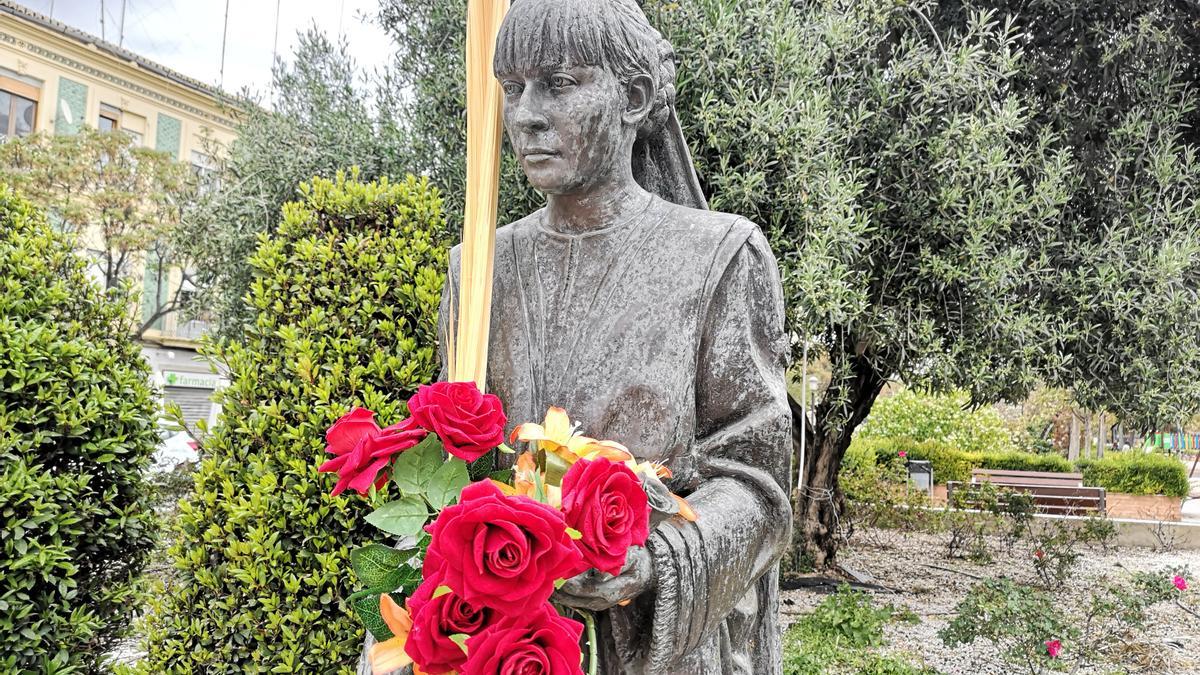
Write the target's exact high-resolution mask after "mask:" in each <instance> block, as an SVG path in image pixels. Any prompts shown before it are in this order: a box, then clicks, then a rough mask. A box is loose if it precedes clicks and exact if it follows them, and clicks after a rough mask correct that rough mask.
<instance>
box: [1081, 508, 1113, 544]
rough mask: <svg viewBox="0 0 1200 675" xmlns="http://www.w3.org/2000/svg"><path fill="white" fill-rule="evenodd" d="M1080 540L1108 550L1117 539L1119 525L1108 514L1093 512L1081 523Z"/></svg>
mask: <svg viewBox="0 0 1200 675" xmlns="http://www.w3.org/2000/svg"><path fill="white" fill-rule="evenodd" d="M1078 533H1079V534H1078V536H1079V542H1080V543H1082V544H1085V545H1087V546H1089V547H1092V548H1095V547H1097V546H1098V547H1100V550H1102V551H1104V552H1106V553H1107V552H1108V551H1109V550H1111V549H1112V547H1113V545H1114V544H1115V543H1116V541H1117V526H1116V524H1115V523H1113V521H1112V520H1110V519H1109V518H1108V517H1107V516H1103V515H1098V514H1092V515H1089V516H1088V517H1087V518H1085V519H1084V520H1083V522H1082V523H1080V525H1079V528H1078Z"/></svg>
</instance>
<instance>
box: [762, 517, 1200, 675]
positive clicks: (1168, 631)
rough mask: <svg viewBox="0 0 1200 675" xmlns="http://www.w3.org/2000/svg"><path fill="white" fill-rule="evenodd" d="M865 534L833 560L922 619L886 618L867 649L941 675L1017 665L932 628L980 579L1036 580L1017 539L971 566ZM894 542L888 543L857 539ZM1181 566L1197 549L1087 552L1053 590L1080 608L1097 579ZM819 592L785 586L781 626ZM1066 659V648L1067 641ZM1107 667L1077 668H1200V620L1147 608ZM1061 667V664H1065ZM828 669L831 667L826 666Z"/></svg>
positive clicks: (926, 548)
mask: <svg viewBox="0 0 1200 675" xmlns="http://www.w3.org/2000/svg"><path fill="white" fill-rule="evenodd" d="M864 534H865V535H866V536H864V537H862V538H861V539H858V540H856V541H855V542H854V543H853V544H852V545H849V546H847V547H845V548H843V549H842V551H841V552H840V553H839V560H840V561H841V562H842V563H843V564H845V565H848V566H850V567H852V568H853V569H855V570H858V571H861V572H865V573H867V574H870V575H871V576H873V577H874V582H875V583H877V584H879V585H882V586H885V587H888V588H892V589H896V590H897V591H898V592H897V593H895V594H890V593H879V594H877V595H876V599H877V601H878V602H880V603H892V604H895V605H896V606H897V607H898V608H901V609H908V610H910V611H911V612H913V613H914V614H916V615H917V617H918V618H919V619H920V621H919V622H917V623H914V624H905V623H899V622H896V623H891V624H889V625H887V627H886V628H885V635H884V636H885V640H886V644H885V646H882V647H878V648H875V649H877V650H879V651H880V652H881V653H883V654H885V655H886V656H890V657H895V658H897V659H899V660H903V661H906V662H908V663H911V664H913V665H914V666H923V667H926V668H930V669H932V670H935V671H937V672H941V673H946V674H947V675H958V674H963V675H966V674H976V673H977V674H980V675H986V674H991V673H994V674H997V675H999V674H1007V673H1014V672H1020V670H1019V669H1017V668H1016V667H1015V666H1014V665H1013V664H1011V663H1006V662H1005V661H1004V660H1003V659H1002V658H1001V655H1000V652H999V651H998V650H997V649H996V648H995V647H994V646H993V644H992V643H990V642H987V641H984V640H976V641H974V642H972V643H970V644H966V645H960V646H956V647H948V646H945V645H943V644H942V641H941V639H940V638H939V637H938V631H940V630H942V629H943V628H945V627H946V625H947V624H948V623H949V622H950V621H951V620H952V619H953V618H954V616H955V607H956V606H957V604H958V603H959V602H960V601H961V600H962V599H963V598H964V597H965V596H966V594H967V593H968V591H970V589H971V588H972V587H974V586H976V585H977V584H979V583H981V581H982V580H983V579H987V578H998V577H1008V578H1011V579H1012V580H1014V581H1016V582H1020V583H1028V584H1035V583H1036V582H1037V577H1036V575H1035V573H1034V571H1033V567H1032V565H1031V564H1030V560H1029V552H1028V550H1027V549H1026V548H1025V547H1022V546H1016V547H1014V548H1013V551H1012V552H1011V553H1006V552H1004V551H1003V547H1002V546H1001V545H1000V544H999V542H995V546H994V547H993V548H994V549H995V551H996V553H995V554H994V559H993V561H992V562H989V563H986V564H977V563H973V562H970V561H967V560H951V559H947V558H946V555H945V554H946V551H945V546H944V543H943V541H942V539H941V538H940V537H939V536H937V535H929V534H923V533H914V534H909V535H907V536H905V537H895V536H894V535H893V533H890V532H887V533H879V536H871V534H872V533H870V532H868V533H864ZM887 540H892V541H893V543H892V544H891V545H889V546H878V545H870V544H866V543H864V541H887ZM1170 567H1178V568H1183V567H1186V568H1189V569H1190V570H1191V572H1193V573H1195V572H1197V571H1200V552H1197V551H1178V552H1171V551H1158V552H1156V551H1154V550H1152V549H1148V548H1112V549H1109V550H1108V551H1104V550H1101V549H1094V550H1093V549H1087V550H1085V551H1084V555H1083V556H1082V558H1081V559H1080V560H1079V562H1078V566H1077V567H1076V568H1075V570H1074V571H1073V573H1072V574H1071V576H1070V578H1069V579H1068V580H1067V581H1066V582H1064V583H1063V585H1062V586H1061V587H1059V588H1056V589H1052V590H1051V593H1052V594H1053V597H1054V600H1055V604H1056V607H1059V608H1061V609H1062V610H1063V611H1064V613H1066V612H1070V611H1071V610H1077V609H1079V608H1080V607H1081V606H1082V605H1083V603H1085V602H1086V601H1087V598H1088V595H1089V593H1090V592H1091V591H1092V590H1093V589H1094V588H1095V587H1096V586H1097V585H1098V584H1101V583H1103V580H1104V579H1106V578H1107V579H1115V578H1118V577H1121V576H1124V575H1128V574H1129V573H1132V572H1139V571H1140V572H1147V573H1159V572H1161V571H1162V570H1163V569H1165V568H1170ZM825 597H827V596H825V595H823V594H820V593H814V592H811V591H803V590H801V591H785V592H784V594H783V604H782V607H781V610H782V612H783V619H784V624H785V625H787V624H790V623H791V622H793V621H795V620H796V619H797V618H798V617H800V616H802V615H804V614H806V613H807V612H809V611H811V610H812V609H813V608H814V607H816V606H817V604H819V603H820V602H821V601H822V600H823V599H824V598H825ZM1065 649H1066V650H1067V652H1066V654H1067V655H1068V656H1069V650H1070V649H1071V645H1070V644H1067V645H1065ZM1104 660H1105V661H1106V663H1105V664H1103V665H1102V666H1096V667H1087V668H1081V669H1079V670H1077V671H1075V672H1080V673H1109V672H1112V671H1113V669H1114V668H1118V669H1120V671H1121V672H1128V673H1162V674H1164V675H1183V674H1185V673H1197V672H1200V618H1197V617H1195V616H1192V615H1190V614H1188V613H1187V612H1186V611H1185V610H1183V609H1181V608H1180V607H1178V606H1176V605H1175V604H1173V603H1169V602H1166V603H1158V604H1155V605H1153V606H1151V607H1150V608H1149V610H1148V614H1147V623H1146V627H1145V629H1144V630H1142V631H1139V632H1137V633H1136V634H1130V635H1123V636H1120V638H1119V639H1117V640H1116V641H1115V642H1114V644H1113V645H1112V647H1111V649H1110V650H1108V651H1107V652H1106V653H1105V655H1104ZM1064 665H1066V663H1065V662H1064ZM830 672H836V671H830Z"/></svg>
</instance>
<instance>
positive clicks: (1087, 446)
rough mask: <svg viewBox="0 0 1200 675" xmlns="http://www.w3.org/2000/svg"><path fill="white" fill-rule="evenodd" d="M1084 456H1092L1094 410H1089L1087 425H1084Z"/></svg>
mask: <svg viewBox="0 0 1200 675" xmlns="http://www.w3.org/2000/svg"><path fill="white" fill-rule="evenodd" d="M1083 456H1084V457H1091V456H1092V411H1090V410H1089V411H1088V414H1087V425H1086V426H1084V432H1083Z"/></svg>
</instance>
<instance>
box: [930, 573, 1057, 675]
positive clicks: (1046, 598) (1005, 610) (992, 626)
mask: <svg viewBox="0 0 1200 675" xmlns="http://www.w3.org/2000/svg"><path fill="white" fill-rule="evenodd" d="M955 613H956V614H957V616H955V617H954V619H953V620H952V621H950V623H949V624H947V626H946V627H945V628H943V629H942V630H941V632H939V636H940V637H941V638H942V642H943V643H945V644H946V645H947V646H950V647H953V646H955V645H960V644H969V643H971V642H974V641H975V640H977V639H981V638H982V639H985V640H990V641H991V642H994V643H996V645H997V646H998V647H999V648H1000V650H1001V653H1002V654H1003V655H1004V657H1005V658H1006V659H1007V660H1008V661H1009V662H1010V663H1014V664H1018V665H1020V666H1023V667H1024V668H1025V669H1026V670H1027V671H1028V672H1029V673H1033V674H1036V673H1040V672H1042V671H1043V669H1044V668H1045V667H1046V666H1048V665H1049V664H1050V663H1051V659H1050V657H1049V655H1048V654H1047V653H1046V641H1047V640H1060V641H1062V642H1064V643H1067V642H1068V640H1069V638H1071V637H1074V636H1075V635H1076V634H1077V633H1078V630H1077V629H1075V628H1074V627H1072V626H1071V625H1070V624H1069V623H1068V622H1067V620H1066V617H1065V616H1064V615H1063V612H1062V611H1061V610H1060V609H1059V608H1058V607H1057V606H1056V604H1055V602H1054V599H1053V598H1052V597H1051V596H1050V595H1048V594H1046V593H1043V592H1042V591H1039V590H1037V589H1035V588H1030V587H1028V586H1021V585H1020V584H1017V583H1014V582H1013V581H1012V580H1010V579H989V580H987V581H984V582H983V583H981V584H979V585H977V586H976V587H975V588H973V589H971V592H970V593H968V594H967V597H965V598H964V599H963V600H962V602H960V603H958V606H957V607H955Z"/></svg>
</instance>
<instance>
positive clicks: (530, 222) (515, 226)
mask: <svg viewBox="0 0 1200 675" xmlns="http://www.w3.org/2000/svg"><path fill="white" fill-rule="evenodd" d="M544 210H545V209H544V208H542V209H538V210H537V211H534V212H533V213H531V214H529V215H527V216H525V217H524V218H521V219H520V220H515V221H513V222H511V223H509V224H507V225H502V226H500V227H497V228H496V251H497V254H498V255H499V254H500V252H501V251H503V250H506V249H507V248H508V246H507V244H509V243H510V242H511V241H512V239H513V237H514V236H516V235H517V234H518V233H523V232H525V231H527V230H528V229H530V228H534V227H537V220H538V218H540V217H541V213H542V211H544ZM460 260H462V243H461V242H460V243H457V244H455V245H454V246H453V247H451V248H450V270H451V273H452V274H454V277H455V278H457V277H458V270H459V267H460V263H459V261H460Z"/></svg>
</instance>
